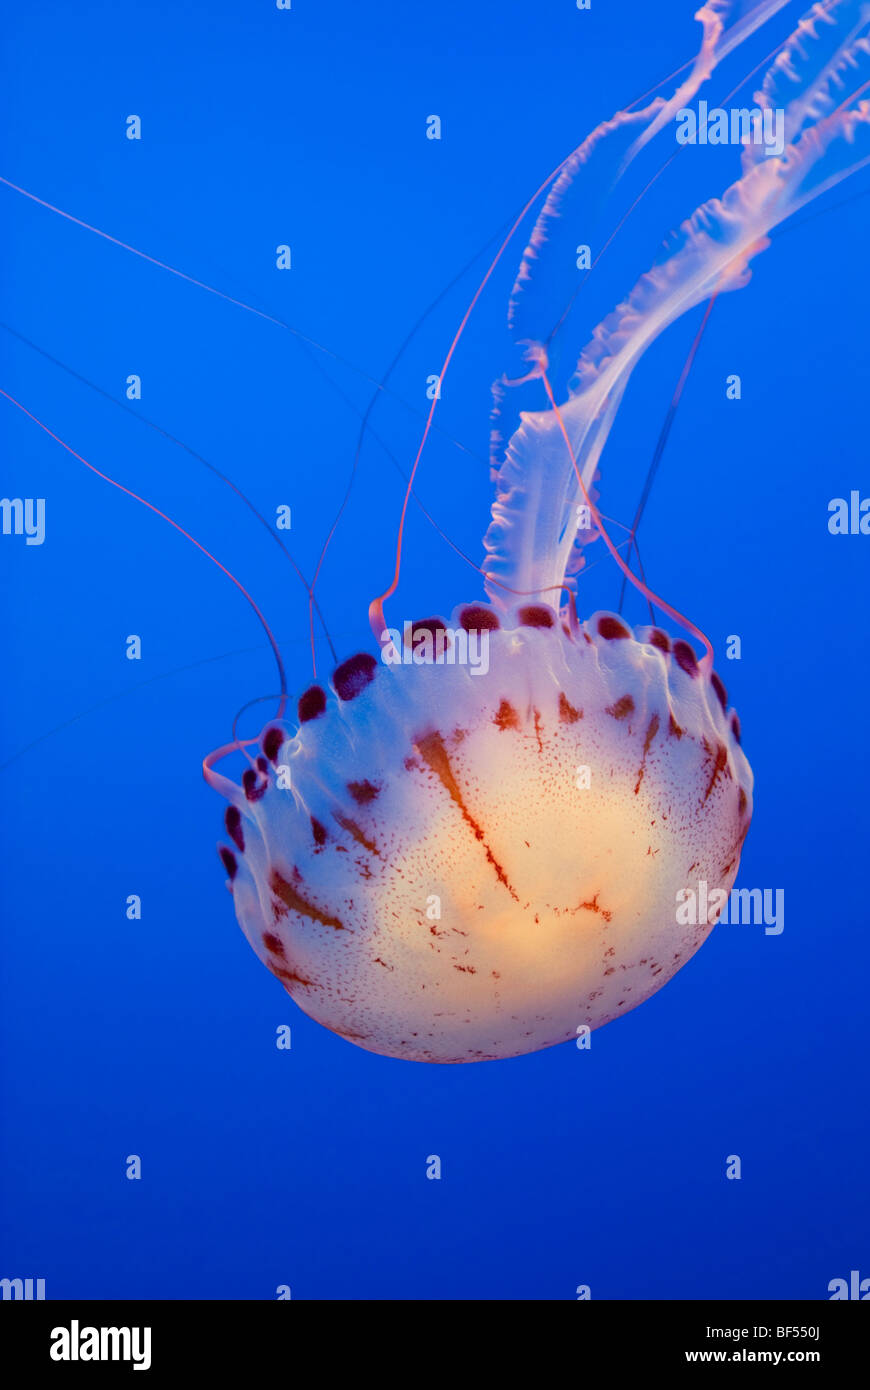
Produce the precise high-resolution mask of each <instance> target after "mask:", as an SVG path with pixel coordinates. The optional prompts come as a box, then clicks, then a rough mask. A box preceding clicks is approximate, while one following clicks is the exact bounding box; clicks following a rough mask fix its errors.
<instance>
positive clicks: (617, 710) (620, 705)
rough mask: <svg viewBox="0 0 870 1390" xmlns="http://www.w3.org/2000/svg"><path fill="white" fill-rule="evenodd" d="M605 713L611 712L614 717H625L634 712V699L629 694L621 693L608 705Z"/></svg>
mask: <svg viewBox="0 0 870 1390" xmlns="http://www.w3.org/2000/svg"><path fill="white" fill-rule="evenodd" d="M604 713H605V714H612V715H613V718H614V719H627V718H628V716H629V715H630V714H633V713H634V700H633V699H632V698H631V696H630V695H623V696H622V697H621V699H619V700H617V701H616V702H615V703H614V704H612V705H608V707H607V709H606V710H605V711H604Z"/></svg>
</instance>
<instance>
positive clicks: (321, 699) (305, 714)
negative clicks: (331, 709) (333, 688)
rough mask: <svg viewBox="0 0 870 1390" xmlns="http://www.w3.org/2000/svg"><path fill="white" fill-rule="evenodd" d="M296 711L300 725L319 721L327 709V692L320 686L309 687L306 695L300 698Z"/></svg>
mask: <svg viewBox="0 0 870 1390" xmlns="http://www.w3.org/2000/svg"><path fill="white" fill-rule="evenodd" d="M296 709H297V713H298V714H299V723H300V724H307V723H308V721H309V720H310V719H317V717H318V716H319V715H321V714H322V713H323V711H324V710H325V709H326V691H325V690H324V689H323V688H322V687H321V686H319V685H309V687H308V689H307V690H306V692H305V694H304V695H301V696H300V698H299V704H298V705H297V706H296Z"/></svg>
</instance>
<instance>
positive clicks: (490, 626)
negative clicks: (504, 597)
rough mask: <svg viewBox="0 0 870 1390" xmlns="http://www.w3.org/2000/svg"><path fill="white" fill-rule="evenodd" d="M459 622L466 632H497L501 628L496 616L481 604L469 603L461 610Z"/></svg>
mask: <svg viewBox="0 0 870 1390" xmlns="http://www.w3.org/2000/svg"><path fill="white" fill-rule="evenodd" d="M459 621H460V623H461V625H462V627H463V628H464V629H465V631H466V632H498V630H499V628H500V627H501V623H500V622H499V620H498V617H497V616H496V614H495V613H493V611H492V609H491V608H485V607H484V606H483V604H482V603H470V604H469V605H468V607H467V608H463V610H462V612H461V613H460V614H459Z"/></svg>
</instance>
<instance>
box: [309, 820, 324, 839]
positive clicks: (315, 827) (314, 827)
mask: <svg viewBox="0 0 870 1390" xmlns="http://www.w3.org/2000/svg"><path fill="white" fill-rule="evenodd" d="M311 833H312V835H313V836H314V843H315V844H316V845H325V844H326V827H325V826H324V825H322V824H321V822H320V821H319V820H318V819H317V817H316V816H312V817H311Z"/></svg>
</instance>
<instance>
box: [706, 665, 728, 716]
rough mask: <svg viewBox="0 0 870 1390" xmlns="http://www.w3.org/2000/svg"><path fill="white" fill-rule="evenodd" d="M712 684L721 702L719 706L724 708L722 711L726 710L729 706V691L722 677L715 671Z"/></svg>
mask: <svg viewBox="0 0 870 1390" xmlns="http://www.w3.org/2000/svg"><path fill="white" fill-rule="evenodd" d="M710 684H711V685H712V687H713V689H714V690H715V692H716V696H717V698H718V700H719V704H720V705H721V706H722V709H723V710H724V709H725V708H726V707H727V705H728V691H727V690H726V689H725V686H724V685H723V684H722V678H721V676H719V675H718V674H717V673H716V672H715V671H713V673H712V674H711V676H710Z"/></svg>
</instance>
